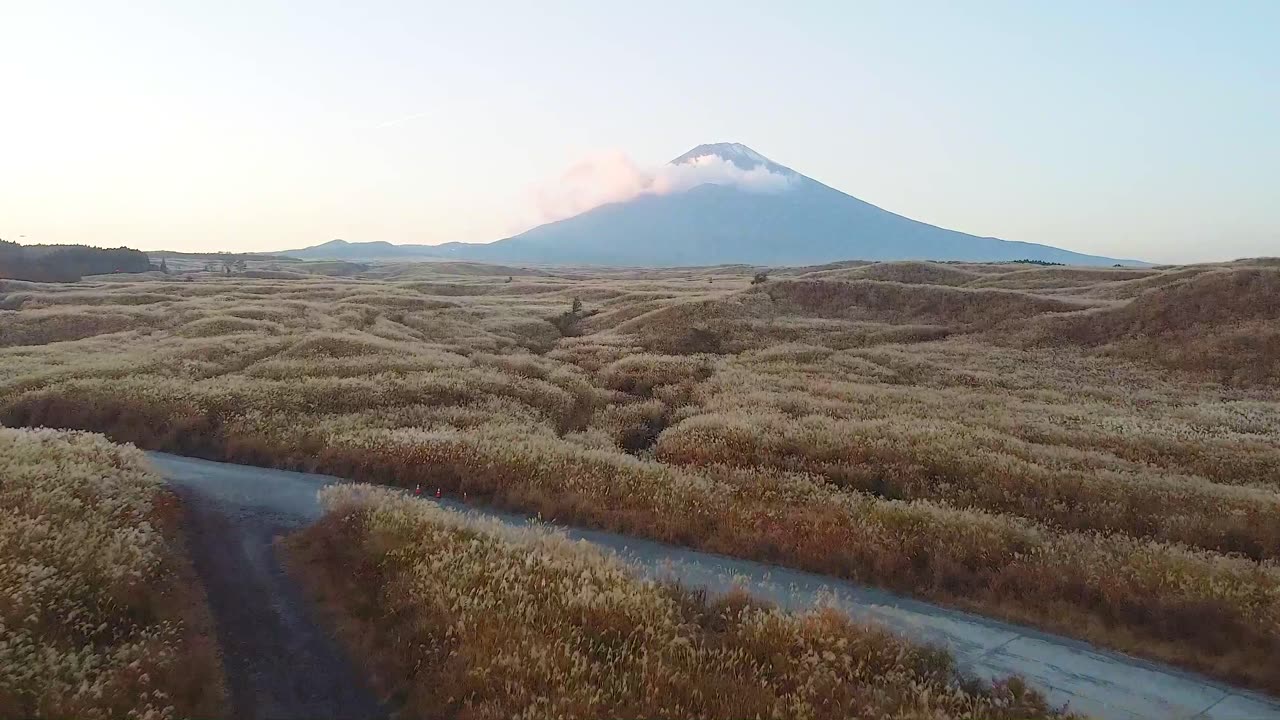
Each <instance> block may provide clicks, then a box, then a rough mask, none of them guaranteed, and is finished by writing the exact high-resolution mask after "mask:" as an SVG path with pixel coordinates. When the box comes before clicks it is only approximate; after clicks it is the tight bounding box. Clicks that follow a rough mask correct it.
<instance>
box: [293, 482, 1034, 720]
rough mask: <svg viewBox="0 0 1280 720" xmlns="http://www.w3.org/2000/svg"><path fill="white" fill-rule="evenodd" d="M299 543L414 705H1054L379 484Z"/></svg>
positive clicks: (871, 636)
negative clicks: (658, 579)
mask: <svg viewBox="0 0 1280 720" xmlns="http://www.w3.org/2000/svg"><path fill="white" fill-rule="evenodd" d="M322 499H323V501H324V503H325V504H326V506H327V509H328V516H327V517H326V518H325V519H324V520H323V521H321V522H320V523H319V524H317V525H315V526H313V527H312V528H310V529H308V530H306V531H304V532H303V534H302V535H301V536H295V537H294V538H292V539H291V545H292V548H293V551H294V558H295V566H296V567H298V568H299V572H300V574H301V575H302V576H303V577H304V578H305V579H306V580H307V581H309V584H310V586H311V587H312V588H313V589H314V590H315V591H316V592H317V593H318V594H319V595H320V596H321V597H322V598H323V599H324V600H325V602H326V604H327V605H328V606H329V607H330V608H331V610H333V611H334V614H335V615H336V616H337V618H338V626H339V628H340V633H341V635H342V636H343V638H344V639H345V640H346V641H347V642H348V644H349V645H350V646H351V647H353V648H354V650H355V652H356V654H357V656H358V657H360V658H362V659H363V660H364V663H365V665H366V666H367V667H370V668H371V670H372V671H373V674H374V676H375V677H377V678H379V679H380V681H381V683H382V685H383V687H382V688H381V689H382V690H383V691H384V692H385V693H386V694H388V695H389V696H391V697H393V698H395V700H396V702H397V704H398V705H401V706H402V707H403V711H404V712H406V713H407V714H408V715H410V716H413V717H464V718H473V719H475V720H482V719H485V718H491V719H492V720H503V719H505V718H511V717H554V718H564V719H565V720H571V719H574V718H582V719H583V720H591V719H594V718H694V717H696V718H725V719H726V720H727V719H729V718H744V717H761V718H765V717H786V718H848V717H868V718H871V717H874V718H925V717H928V718H939V719H941V718H984V719H985V720H998V719H999V718H1008V719H1010V720H1013V719H1014V718H1017V719H1018V720H1029V719H1030V718H1044V717H1057V713H1054V712H1052V711H1051V710H1050V709H1049V708H1047V707H1046V706H1045V703H1044V701H1043V700H1042V699H1041V698H1040V697H1039V696H1038V695H1036V694H1035V693H1034V692H1030V691H1028V690H1026V689H1025V687H1024V686H1023V685H1022V683H1021V682H1019V681H1017V680H1014V681H1010V682H1005V683H998V684H996V685H995V686H994V687H992V686H984V685H982V684H980V683H977V682H974V681H967V680H964V679H962V678H961V677H960V676H959V675H958V674H957V673H956V671H955V669H954V667H953V665H952V661H951V659H950V657H949V656H948V655H947V654H946V653H945V652H944V651H942V650H938V649H932V648H927V647H921V646H917V645H913V644H911V643H909V642H907V641H905V640H903V639H901V638H899V637H897V636H894V635H892V634H890V633H888V632H886V631H883V630H878V629H875V628H871V627H863V626H859V625H855V624H853V623H851V622H849V621H848V620H847V619H846V618H845V617H844V616H843V615H841V614H840V613H839V612H837V611H834V610H829V611H821V610H819V611H812V612H809V613H805V614H800V615H795V614H788V613H784V612H782V611H779V610H777V609H773V608H770V607H764V606H760V605H756V604H753V603H751V602H748V601H746V600H745V599H743V598H740V597H730V598H726V599H721V600H718V601H716V602H710V603H709V602H707V601H706V600H705V599H704V598H702V597H699V596H696V595H692V594H690V593H688V592H686V591H682V590H680V589H678V588H673V587H666V586H660V585H655V584H653V583H650V582H643V581H640V580H638V579H637V578H635V577H634V576H633V575H632V574H631V572H630V571H629V570H628V568H627V567H626V566H625V565H623V564H621V563H620V562H618V561H617V560H615V559H614V558H612V557H609V556H606V555H604V554H602V552H601V551H599V550H597V549H595V548H592V547H590V546H587V545H584V544H580V543H573V542H571V541H569V540H567V539H566V538H564V537H563V536H562V535H558V534H555V533H551V532H547V531H544V530H539V529H533V528H530V529H516V528H513V527H511V526H506V525H502V524H501V523H498V522H497V521H493V520H481V519H477V518H474V517H470V516H465V515H461V514H458V513H454V512H450V511H448V510H444V509H442V508H440V507H439V506H437V505H435V504H434V503H429V502H424V501H420V500H416V499H413V498H411V497H408V496H406V495H402V494H400V493H394V492H391V491H388V490H384V489H377V488H373V487H370V486H335V487H331V488H328V489H326V490H324V491H323V492H322Z"/></svg>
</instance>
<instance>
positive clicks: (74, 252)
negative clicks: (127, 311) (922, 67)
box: [0, 240, 151, 282]
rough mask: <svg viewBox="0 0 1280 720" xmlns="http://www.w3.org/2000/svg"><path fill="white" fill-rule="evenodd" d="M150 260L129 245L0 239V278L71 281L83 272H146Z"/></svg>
mask: <svg viewBox="0 0 1280 720" xmlns="http://www.w3.org/2000/svg"><path fill="white" fill-rule="evenodd" d="M150 269H151V261H150V260H148V259H147V256H146V255H145V254H143V253H141V252H139V251H137V250H132V249H130V248H123V247H122V248H115V249H113V250H106V249H103V248H94V247H87V246H84V245H19V244H17V243H13V242H8V241H5V240H0V278H10V279H13V280H30V281H33V282H75V281H76V280H79V279H80V278H81V277H83V276H85V275H104V274H108V273H117V272H128V273H134V272H147V271H148V270H150Z"/></svg>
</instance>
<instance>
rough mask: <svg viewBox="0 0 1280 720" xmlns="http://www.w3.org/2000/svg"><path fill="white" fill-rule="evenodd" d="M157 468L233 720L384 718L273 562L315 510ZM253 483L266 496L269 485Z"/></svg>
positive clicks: (205, 474) (360, 677)
mask: <svg viewBox="0 0 1280 720" xmlns="http://www.w3.org/2000/svg"><path fill="white" fill-rule="evenodd" d="M164 467H166V470H165V472H166V474H168V475H170V476H171V478H172V479H171V482H172V484H173V485H174V486H175V490H176V492H177V493H178V495H179V496H180V497H182V499H183V504H184V506H185V508H186V514H187V522H188V533H189V534H188V537H189V546H190V548H191V554H192V561H193V563H194V565H195V569H196V572H197V573H199V575H200V577H201V579H202V580H203V581H204V584H205V587H206V590H207V591H208V596H209V606H210V609H211V610H212V613H213V617H214V621H215V623H216V625H217V634H218V642H219V645H220V646H221V648H222V655H223V662H224V665H225V670H226V676H227V685H228V690H229V692H230V695H231V711H232V717H235V718H244V719H246V720H253V719H261V720H267V719H268V718H270V719H271V720H292V719H295V718H296V719H298V720H301V719H302V718H344V720H357V719H359V720H370V719H372V718H383V717H386V715H387V713H386V712H385V711H384V709H383V708H382V707H381V705H380V703H379V702H378V700H377V698H375V697H374V695H373V693H372V691H370V690H369V689H368V687H367V686H366V684H365V681H364V674H363V673H362V672H361V671H360V669H359V668H357V667H355V666H353V665H352V664H351V663H350V662H349V661H348V660H347V658H346V656H345V655H344V653H343V651H342V648H341V647H340V646H339V645H338V644H337V642H336V641H335V640H334V639H333V638H331V637H330V636H329V634H328V633H327V632H325V631H324V630H323V629H322V628H321V627H320V625H318V624H317V623H316V621H315V619H314V618H313V616H312V607H311V604H310V603H309V602H308V600H307V599H306V598H305V597H304V596H303V595H302V594H301V591H300V590H299V588H298V587H297V586H296V585H295V584H294V583H293V582H292V581H291V579H290V578H289V577H288V576H287V575H286V574H285V573H284V570H283V568H282V567H281V565H280V560H279V558H278V557H277V555H276V546H275V542H274V541H275V539H276V538H278V537H281V536H283V535H286V534H288V533H289V532H291V531H293V530H295V529H297V528H298V527H301V526H302V525H304V524H305V523H306V521H307V520H308V519H310V518H312V517H314V512H310V513H299V512H296V510H297V508H296V507H292V506H290V505H289V504H288V503H286V504H285V505H284V506H283V507H275V506H273V505H272V503H271V500H280V499H282V498H284V497H287V496H281V495H270V494H268V495H267V496H266V497H267V500H268V501H267V502H265V503H257V502H251V501H243V502H242V501H240V500H239V499H237V498H227V497H226V496H225V495H222V494H219V493H209V492H206V486H207V484H211V483H212V484H221V480H220V478H221V477H222V476H221V475H220V474H218V473H216V472H210V471H209V469H208V468H201V470H202V472H201V473H200V474H199V475H196V474H194V473H185V472H172V471H171V470H169V469H168V465H165V466H164ZM189 480H190V481H189ZM260 482H261V483H262V485H261V488H262V489H266V488H267V487H269V486H270V483H271V479H269V478H268V479H263V480H261V481H260ZM249 490H250V491H251V492H250V494H252V488H249ZM312 494H313V495H314V491H312ZM313 504H314V502H313Z"/></svg>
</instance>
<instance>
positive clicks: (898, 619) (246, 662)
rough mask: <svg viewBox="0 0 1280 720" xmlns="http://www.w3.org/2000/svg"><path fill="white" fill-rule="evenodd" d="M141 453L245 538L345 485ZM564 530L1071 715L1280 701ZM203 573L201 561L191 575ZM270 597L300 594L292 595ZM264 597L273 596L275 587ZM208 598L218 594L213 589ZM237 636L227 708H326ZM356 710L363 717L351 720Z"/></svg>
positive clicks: (858, 595) (293, 622)
mask: <svg viewBox="0 0 1280 720" xmlns="http://www.w3.org/2000/svg"><path fill="white" fill-rule="evenodd" d="M148 455H149V456H150V458H151V460H152V462H153V463H154V464H155V466H156V467H157V469H158V470H159V471H160V472H161V474H162V475H163V476H164V477H165V479H166V480H167V481H168V482H169V484H170V485H171V486H173V487H174V488H175V489H176V490H177V491H178V492H179V494H180V495H182V496H183V497H184V499H185V500H186V501H187V502H188V503H189V504H191V505H193V506H195V511H194V512H195V517H204V518H212V520H209V521H208V522H206V524H209V525H211V526H216V527H220V528H223V529H224V531H227V532H240V530H239V528H242V527H247V525H246V524H245V519H246V518H251V519H254V523H253V526H255V527H257V526H261V525H262V524H263V523H264V522H265V523H266V524H267V525H269V526H272V527H278V528H280V529H281V530H285V529H288V528H296V527H301V526H302V525H305V524H306V523H308V522H311V521H313V520H315V519H317V518H318V517H319V516H320V514H321V510H320V507H319V504H318V503H317V501H316V491H317V490H319V489H320V488H321V487H324V486H325V485H329V484H333V483H341V482H346V481H345V480H342V479H339V478H335V477H331V476H327V475H316V474H309V473H298V472H289V471H284V470H269V469H263V468H257V467H249V466H243V465H234V464H229V463H219V462H211V461H207V460H195V459H191V458H185V457H180V456H177V455H169V454H167V453H156V452H152V453H148ZM424 502H440V503H442V504H443V505H445V506H447V507H451V508H453V509H458V510H466V511H470V512H475V513H478V514H482V515H486V516H489V517H495V518H498V519H501V520H503V521H504V522H508V523H512V524H522V523H524V522H527V518H525V517H523V516H518V515H511V514H507V513H499V512H492V511H488V510H484V509H479V508H476V507H473V506H466V505H463V504H461V503H458V502H455V501H452V500H449V499H444V500H440V501H434V500H433V501H424ZM563 529H564V531H565V532H566V534H568V535H569V536H570V537H572V538H576V539H580V540H584V541H587V542H590V543H593V544H596V545H599V546H602V547H606V548H609V549H611V550H613V551H615V552H616V553H618V554H619V555H620V556H622V557H623V558H625V559H626V560H627V561H629V562H631V563H632V564H634V565H635V566H636V567H637V568H638V569H639V571H640V572H642V573H644V574H645V575H648V576H650V577H654V578H660V579H673V580H678V581H679V582H681V583H682V584H683V585H685V586H686V587H698V588H706V589H707V591H708V592H709V593H711V594H716V593H719V592H724V591H726V590H729V589H731V588H734V587H737V588H743V589H746V590H747V591H748V592H750V593H751V594H752V595H755V596H757V597H759V598H762V599H765V600H769V601H771V602H773V603H776V604H778V605H780V606H782V607H786V608H789V609H802V608H805V607H809V606H812V605H813V604H814V603H815V602H818V601H822V602H827V603H833V604H835V605H836V606H838V607H840V608H841V609H843V610H845V611H846V612H848V613H849V615H851V616H852V617H854V618H857V619H859V620H866V621H873V622H879V623H882V624H884V625H886V626H888V627H891V628H893V629H894V630H897V631H899V632H901V633H903V634H906V635H908V636H911V637H914V638H917V639H921V640H924V641H928V642H933V643H937V644H941V645H944V646H946V647H947V648H949V649H950V650H951V651H952V653H953V654H954V655H955V657H956V659H957V662H958V663H959V665H960V666H961V667H962V668H963V669H964V670H966V671H967V672H969V673H971V674H974V675H976V676H979V677H984V678H994V677H999V676H1005V675H1009V674H1015V673H1016V674H1019V675H1022V676H1023V677H1024V678H1026V679H1027V681H1028V682H1029V683H1031V684H1032V685H1034V686H1036V687H1037V688H1039V689H1040V690H1041V691H1043V692H1044V693H1045V695H1046V696H1047V697H1048V698H1049V700H1050V701H1051V702H1052V703H1054V704H1057V705H1063V704H1065V705H1067V706H1068V708H1069V709H1071V710H1073V711H1076V712H1081V713H1085V714H1088V715H1090V716H1094V717H1098V718H1103V719H1104V720H1113V719H1114V720H1137V719H1150V720H1169V719H1175V718H1176V719H1182V720H1192V719H1196V720H1273V719H1274V720H1280V701H1277V700H1273V699H1270V698H1267V697H1265V696H1263V695H1260V694H1258V693H1254V692H1250V691H1246V690H1240V689H1236V688H1232V687H1230V686H1227V685H1224V684H1222V683H1219V682H1216V681H1214V680H1210V679H1208V678H1205V677H1203V676H1200V675H1196V674H1194V673H1189V672H1185V671H1182V670H1178V669H1175V668H1171V667H1169V666H1165V665H1161V664H1158V663H1153V662H1148V661H1145V660H1140V659H1137V658H1132V657H1129V656H1126V655H1122V654H1120V653H1115V652H1111V651H1107V650H1101V649H1099V648H1096V647H1093V646H1091V645H1089V644H1087V643H1083V642H1080V641H1077V640H1072V639H1069V638H1064V637H1060V636H1056V635H1050V634H1048V633H1043V632H1040V631H1037V630H1034V629H1031V628H1027V627H1021V626H1017V625H1011V624H1008V623H1003V622H999V621H995V620H991V619H988V618H984V617H981V616H978V615H973V614H969V613H964V612H959V611H955V610H949V609H946V608H941V607H937V606H934V605H930V604H928V603H924V602H920V601H918V600H912V599H910V598H904V597H901V596H898V595H894V594H892V593H888V592H885V591H882V590H876V589H874V588H867V587H864V586H861V585H857V584H855V583H851V582H847V581H843V580H840V579H837V578H831V577H827V576H822V575H815V574H813V573H806V572H800V571H796V570H790V569H787V568H782V567H777V566H773V565H766V564H764V563H758V562H752V561H747V560H740V559H737V558H731V557H726V556H722V555H716V554H713V553H706V552H699V551H695V550H689V549H686V548H680V547H675V546H671V545H666V544H663V543H656V542H653V541H649V540H643V539H640V538H634V537H629V536H624V535H617V534H614V533H608V532H600V531H595V530H580V529H576V528H570V527H566V528H563ZM276 535H278V534H272V533H267V534H256V535H255V534H248V535H246V534H244V533H241V537H239V538H237V541H238V542H233V541H232V540H231V539H230V538H227V539H226V545H227V547H228V548H230V550H229V551H228V552H239V553H240V554H241V555H243V556H244V558H246V560H245V562H246V563H249V564H254V563H259V564H260V563H261V562H263V560H262V558H268V559H269V562H272V563H275V562H276V561H275V560H274V549H273V546H272V541H273V539H274V537H275V536H276ZM197 560H199V559H198V558H197ZM200 569H201V568H200V563H199V562H197V570H200ZM262 577H263V578H264V579H263V580H262V582H263V583H265V584H270V585H279V584H280V583H281V582H283V580H282V578H283V573H281V572H279V571H278V567H277V566H274V565H273V569H271V570H270V571H269V572H266V573H263V574H262ZM253 584H254V580H253V577H245V578H243V582H241V583H239V585H253ZM276 589H278V590H282V591H283V592H286V593H296V592H297V590H296V588H290V589H285V588H276ZM260 590H261V591H262V592H264V593H267V592H274V590H273V588H271V587H263V588H260ZM210 593H211V595H212V594H213V593H214V589H213V588H211V589H210ZM213 604H214V607H213V611H214V616H215V621H216V622H217V623H218V624H219V626H223V625H224V623H226V622H227V619H226V618H224V617H219V616H220V615H225V614H226V613H229V612H235V611H238V610H243V603H238V602H234V601H233V602H228V603H222V604H221V605H222V607H221V612H220V607H219V603H213ZM303 614H305V613H303ZM297 615H298V613H296V612H275V610H274V609H273V610H272V613H270V614H269V617H259V618H257V622H259V623H266V624H268V625H272V624H274V625H278V626H279V627H275V628H271V627H266V628H258V629H257V632H255V633H253V634H254V635H255V637H258V638H263V637H265V638H270V637H273V634H279V635H280V636H281V637H289V636H291V635H292V634H296V633H298V632H301V633H303V634H304V635H309V634H313V632H314V631H313V630H311V629H309V628H307V627H299V625H300V623H303V624H305V621H304V620H299V618H298V616H297ZM242 624H243V623H242ZM233 626H234V625H233ZM304 639H305V638H304ZM236 640H237V642H233V643H225V642H224V648H223V652H224V656H225V661H226V663H227V665H228V675H229V681H230V684H231V685H232V695H233V698H232V701H233V705H235V706H237V707H238V708H240V709H242V710H243V712H240V713H238V715H240V716H244V717H249V716H254V715H258V714H259V711H261V712H264V713H266V714H270V715H272V716H277V717H278V716H280V715H281V714H282V713H283V714H288V710H289V709H290V708H291V707H297V708H298V709H299V710H308V711H309V712H308V713H306V714H310V715H312V716H315V715H316V711H317V710H320V707H321V705H320V704H322V703H324V702H327V700H325V699H324V698H315V697H308V692H307V691H306V689H305V688H298V687H296V686H295V687H288V685H289V681H288V680H282V679H280V678H272V677H270V673H265V672H263V671H262V670H261V669H254V668H255V665H254V659H253V658H249V657H243V655H245V654H246V653H252V652H260V651H261V648H258V647H257V645H259V644H260V643H254V642H246V639H244V638H238V639H236ZM309 642H311V643H312V644H317V645H318V646H319V647H320V648H321V653H329V654H333V655H334V657H333V658H331V659H329V660H325V661H322V662H321V661H318V662H320V664H322V665H323V664H325V663H328V664H329V665H335V666H339V667H341V666H343V663H344V661H343V660H342V659H341V657H339V655H340V651H337V650H333V649H332V648H329V647H328V646H326V645H325V644H324V642H323V640H321V639H311V640H309ZM237 648H240V649H239V650H237ZM339 672H341V671H339ZM339 684H340V683H335V682H334V681H332V680H329V681H326V682H325V690H326V691H328V692H332V691H334V690H336V689H337V688H336V687H335V685H339ZM351 684H352V685H354V686H355V687H352V688H351V689H350V691H349V694H348V695H341V696H339V697H338V698H337V702H339V704H344V703H345V711H344V713H343V714H350V715H353V716H354V715H363V714H365V713H362V712H359V710H364V711H366V712H367V713H368V714H369V716H374V715H377V714H379V713H378V710H376V709H375V708H374V707H373V706H372V705H371V704H370V700H371V699H370V698H368V696H367V691H365V690H363V689H362V685H363V681H361V680H355V679H353V680H352V681H351ZM281 685H284V686H286V687H285V688H284V692H283V694H284V697H283V698H281V697H278V696H279V695H281V688H280V686H281ZM356 708H359V710H357V711H355V712H353V710H355V709H356ZM320 714H323V711H321V713H320Z"/></svg>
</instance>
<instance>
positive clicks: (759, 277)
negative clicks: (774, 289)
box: [751, 270, 769, 285]
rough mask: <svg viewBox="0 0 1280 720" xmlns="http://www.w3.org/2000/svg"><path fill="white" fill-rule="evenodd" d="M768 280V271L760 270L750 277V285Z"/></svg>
mask: <svg viewBox="0 0 1280 720" xmlns="http://www.w3.org/2000/svg"><path fill="white" fill-rule="evenodd" d="M768 281H769V272H768V271H767V270H761V271H760V272H758V273H756V274H755V276H753V277H752V278H751V284H752V285H761V284H763V283H766V282H768Z"/></svg>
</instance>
